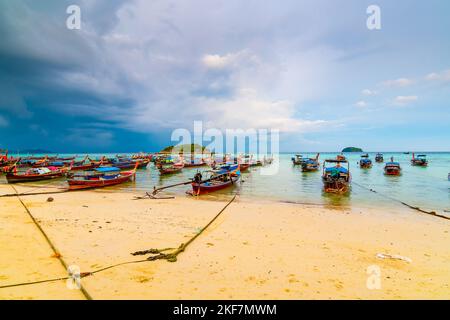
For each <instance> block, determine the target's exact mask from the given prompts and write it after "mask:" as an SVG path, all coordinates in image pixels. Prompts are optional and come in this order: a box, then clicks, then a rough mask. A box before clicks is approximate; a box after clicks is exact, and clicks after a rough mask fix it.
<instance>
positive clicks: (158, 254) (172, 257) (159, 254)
mask: <svg viewBox="0 0 450 320" xmlns="http://www.w3.org/2000/svg"><path fill="white" fill-rule="evenodd" d="M238 194H239V191H238V192H236V193H235V195H234V196H233V198H232V199H231V200H230V201H229V202H228V203H227V204H226V205H225V206H224V207H223V208H222V209H221V210H220V211H219V213H217V214H216V215H215V216H214V218H212V219H211V220H210V221H209V222H208V224H207V225H206V226H205V227H203V228H202V229H201V230H200V232H198V233H197V234H195V235H194V236H193V237H192V238H191V239H190V240H189V241H188V242H186V243H183V244H181V245H180V246H179V247H178V248H177V249H175V251H174V252H172V253H168V254H164V253H163V252H164V251H167V250H174V249H173V248H165V249H149V250H144V251H136V252H133V253H132V255H133V256H137V255H146V254H154V255H155V256H150V257H148V258H147V259H142V260H132V261H126V262H121V263H117V264H113V265H110V266H107V267H104V268H101V269H97V270H95V271H92V272H82V273H81V274H80V278H85V277H88V276H92V275H94V274H96V273H99V272H102V271H105V270H109V269H112V268H115V267H118V266H123V265H127V264H135V263H141V262H148V261H156V260H167V261H169V262H176V261H177V256H178V255H179V254H180V253H182V252H183V251H185V250H186V248H187V246H188V245H190V244H191V243H192V242H193V241H194V240H195V239H197V238H198V237H199V236H200V234H202V233H203V232H204V231H205V230H206V229H207V228H208V227H209V226H210V225H211V224H212V223H213V222H214V221H215V220H216V219H217V218H218V217H219V216H220V215H221V214H222V213H223V212H224V211H225V209H226V208H228V206H229V205H230V204H231V203H232V202H233V201H234V200H235V199H236V197H237V196H238ZM18 199H19V200H20V202H21V203H22V205H23V206H24V207H25V209H26V210H27V212H28V214H29V215H30V217H31V219H32V220H33V221H34V223H35V224H36V226H37V227H38V228H39V230H40V231H41V232H42V234H43V235H44V237H45V238H46V240H47V242H48V243H49V244H50V246H51V247H52V249H53V251H54V252H55V256H57V257H58V259H59V260H60V261H61V263H62V264H63V266H66V264H65V262H64V260H63V259H62V258H61V255H60V254H59V253H57V251H56V248H55V247H54V245H53V244H52V243H51V241H50V239H49V238H48V236H47V235H46V234H45V232H44V231H43V230H42V228H41V227H40V225H39V224H38V223H37V221H36V220H35V219H34V217H33V216H32V215H31V213H30V211H29V210H28V208H27V207H26V206H25V204H24V203H23V202H22V200H21V199H20V198H19V197H18ZM65 268H66V270H67V267H65ZM67 279H70V277H62V278H53V279H47V280H40V281H33V282H22V283H16V284H10V285H4V286H0V289H4V288H11V287H19V286H27V285H33V284H40V283H48V282H55V281H61V280H67ZM80 289H81V290H82V291H83V294H85V296H86V298H87V299H89V300H90V299H92V298H91V296H90V295H89V294H88V293H87V292H86V290H85V289H84V288H83V287H82V286H81V287H80Z"/></svg>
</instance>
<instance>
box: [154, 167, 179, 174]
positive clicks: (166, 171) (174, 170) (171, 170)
mask: <svg viewBox="0 0 450 320" xmlns="http://www.w3.org/2000/svg"><path fill="white" fill-rule="evenodd" d="M183 168H184V167H181V166H173V167H166V168H164V167H160V168H158V170H159V173H160V174H161V175H165V174H174V173H178V172H181V170H183Z"/></svg>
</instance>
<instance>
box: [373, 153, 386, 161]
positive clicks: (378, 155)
mask: <svg viewBox="0 0 450 320" xmlns="http://www.w3.org/2000/svg"><path fill="white" fill-rule="evenodd" d="M383 161H384V158H383V154H382V153H377V155H376V156H375V162H383Z"/></svg>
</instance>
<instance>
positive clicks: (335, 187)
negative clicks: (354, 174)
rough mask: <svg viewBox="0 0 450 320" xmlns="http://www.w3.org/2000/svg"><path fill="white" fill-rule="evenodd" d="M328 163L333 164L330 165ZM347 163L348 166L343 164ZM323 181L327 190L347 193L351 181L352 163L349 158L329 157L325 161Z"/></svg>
mask: <svg viewBox="0 0 450 320" xmlns="http://www.w3.org/2000/svg"><path fill="white" fill-rule="evenodd" d="M327 164H331V165H332V166H330V167H328V166H327ZM345 164H346V165H347V168H345V167H343V166H342V165H345ZM322 182H323V186H324V191H325V192H330V193H346V192H347V191H348V190H349V187H350V182H351V174H350V165H349V163H348V161H347V160H340V159H328V160H325V161H324V163H323V173H322Z"/></svg>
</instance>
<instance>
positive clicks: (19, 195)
mask: <svg viewBox="0 0 450 320" xmlns="http://www.w3.org/2000/svg"><path fill="white" fill-rule="evenodd" d="M28 192H29V191H27V192H23V193H9V194H2V195H0V198H8V197H25V196H38V195H45V194H58V193H66V192H69V189H65V190H62V191H49V192H30V193H28Z"/></svg>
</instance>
